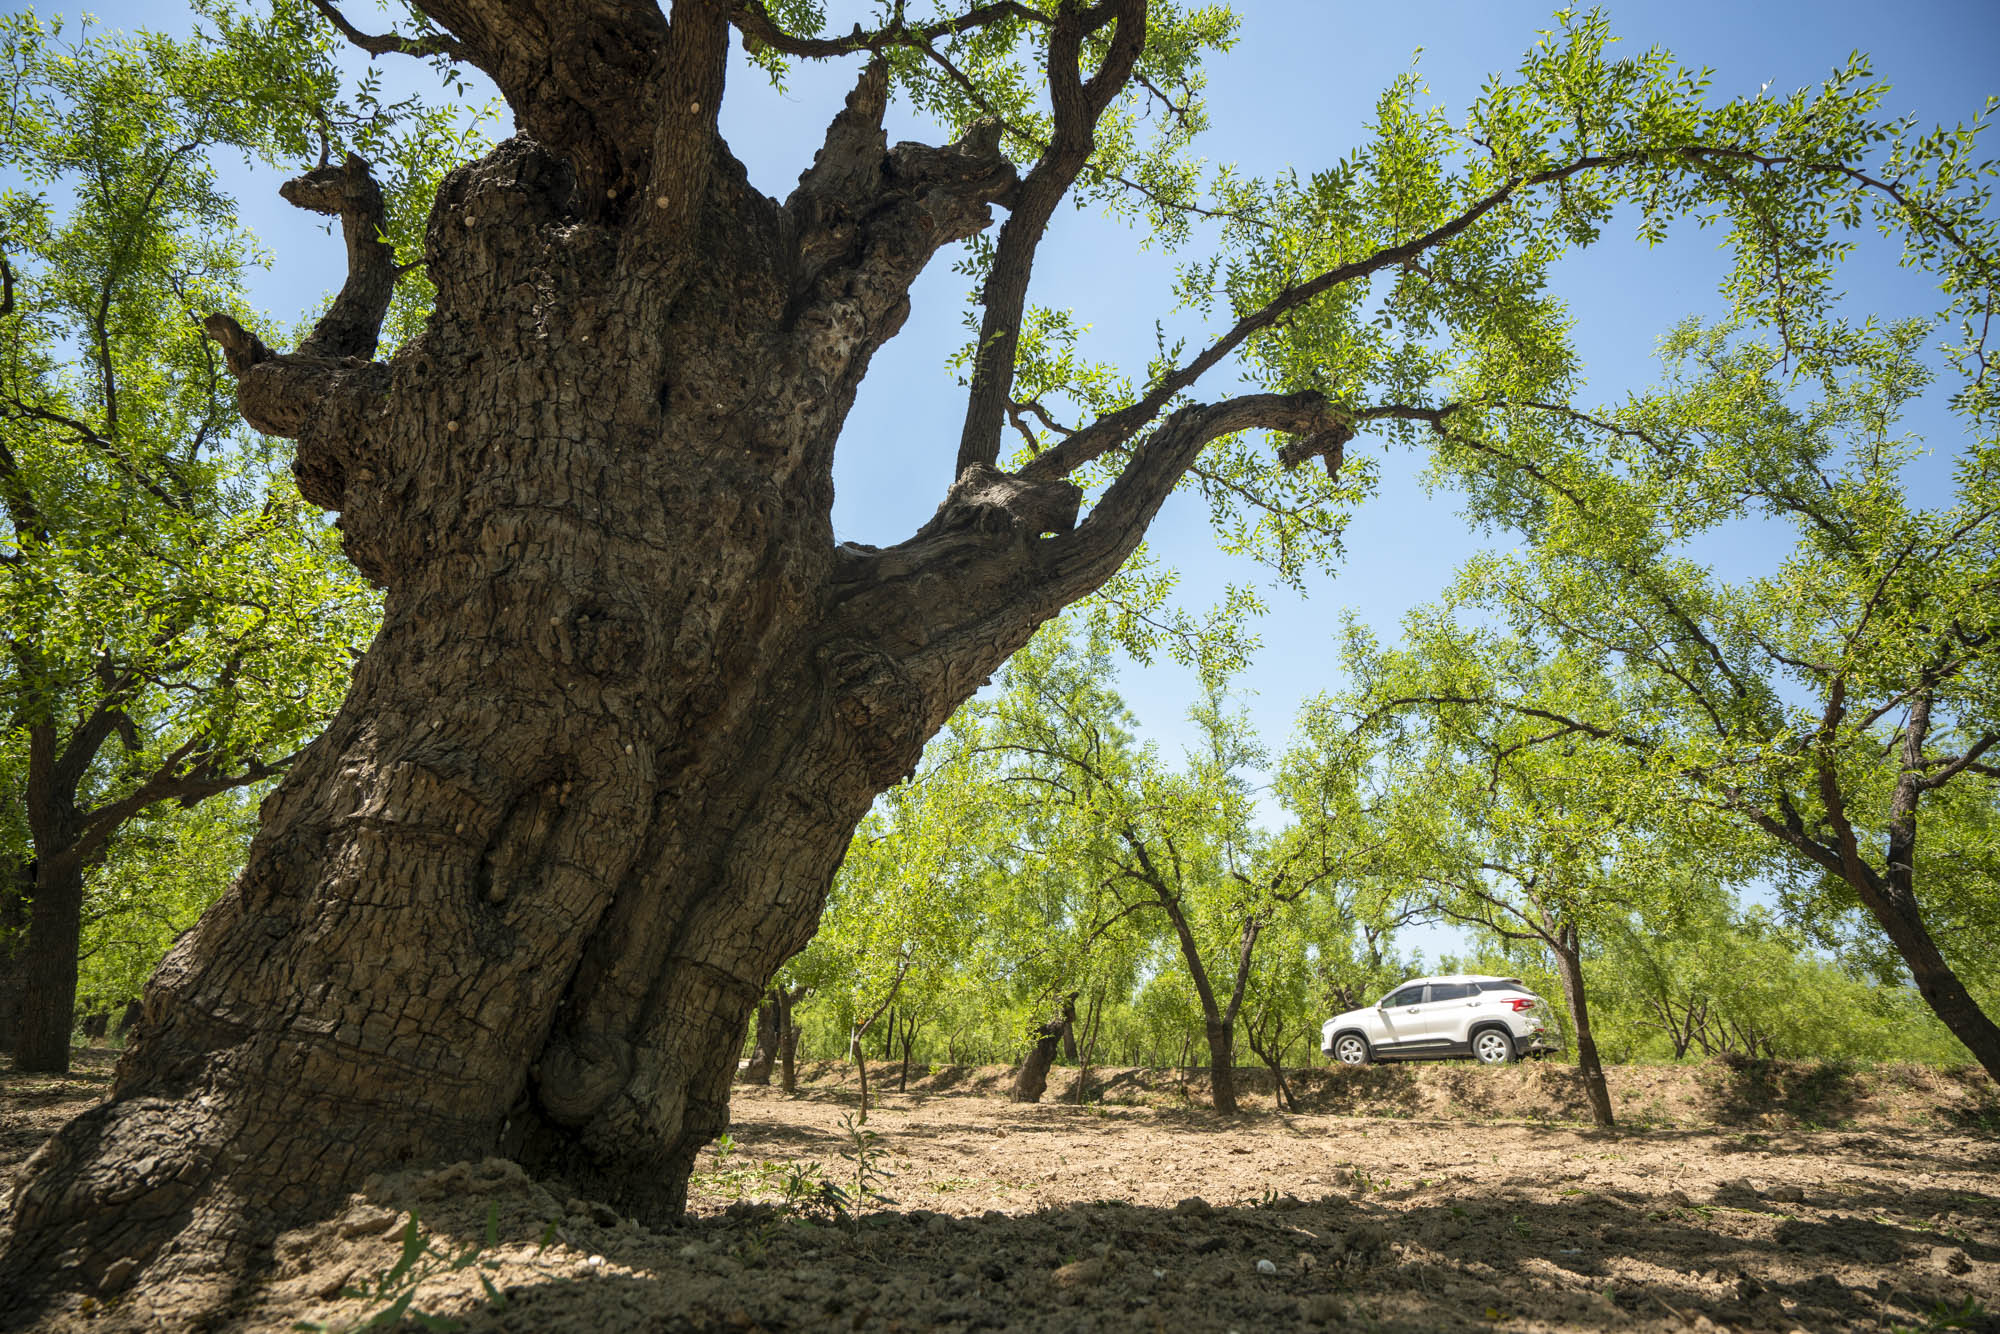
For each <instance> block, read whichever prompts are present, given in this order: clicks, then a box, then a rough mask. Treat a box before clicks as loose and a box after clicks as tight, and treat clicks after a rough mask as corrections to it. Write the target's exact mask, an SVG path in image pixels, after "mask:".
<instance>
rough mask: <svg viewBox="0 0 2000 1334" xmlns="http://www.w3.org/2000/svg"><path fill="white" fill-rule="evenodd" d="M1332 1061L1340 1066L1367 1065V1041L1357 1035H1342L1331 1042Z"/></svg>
mask: <svg viewBox="0 0 2000 1334" xmlns="http://www.w3.org/2000/svg"><path fill="white" fill-rule="evenodd" d="M1333 1059H1334V1060H1336V1061H1339V1062H1340V1063H1341V1064H1342V1065H1366V1064H1368V1039H1366V1038H1364V1037H1362V1036H1361V1035H1360V1034H1358V1033H1342V1034H1341V1035H1340V1036H1339V1037H1337V1038H1335V1039H1334V1040H1333Z"/></svg>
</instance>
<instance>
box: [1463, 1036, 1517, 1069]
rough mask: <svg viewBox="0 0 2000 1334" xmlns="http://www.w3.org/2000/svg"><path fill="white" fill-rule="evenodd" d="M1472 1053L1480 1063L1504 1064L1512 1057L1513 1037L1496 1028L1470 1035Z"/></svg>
mask: <svg viewBox="0 0 2000 1334" xmlns="http://www.w3.org/2000/svg"><path fill="white" fill-rule="evenodd" d="M1472 1055H1473V1059H1475V1060H1477V1061H1478V1062H1479V1063H1480V1064H1481V1065H1505V1064H1507V1062H1509V1061H1511V1060H1513V1059H1514V1039H1513V1038H1511V1037H1509V1036H1507V1034H1506V1033H1505V1032H1504V1031H1502V1030H1501V1029H1498V1028H1482V1029H1480V1030H1479V1031H1478V1032H1477V1033H1475V1034H1473V1035H1472Z"/></svg>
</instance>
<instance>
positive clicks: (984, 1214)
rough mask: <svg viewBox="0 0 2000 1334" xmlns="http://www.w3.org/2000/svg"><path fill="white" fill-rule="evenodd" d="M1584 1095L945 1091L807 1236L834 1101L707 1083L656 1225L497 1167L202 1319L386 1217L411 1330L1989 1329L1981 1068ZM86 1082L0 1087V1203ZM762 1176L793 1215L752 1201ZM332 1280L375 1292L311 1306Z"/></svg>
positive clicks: (376, 1299)
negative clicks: (431, 1320) (1588, 1110)
mask: <svg viewBox="0 0 2000 1334" xmlns="http://www.w3.org/2000/svg"><path fill="white" fill-rule="evenodd" d="M1612 1073H1613V1093H1614V1097H1615V1098H1617V1099H1618V1101H1619V1104H1620V1107H1621V1109H1622V1110H1623V1111H1624V1112H1625V1113H1626V1114H1627V1115H1628V1117H1630V1118H1631V1119H1632V1120H1633V1122H1634V1124H1633V1125H1632V1126H1631V1127H1629V1128H1621V1129H1620V1130H1618V1131H1614V1132H1597V1131H1593V1130H1591V1129H1589V1128H1588V1127H1587V1126H1585V1125H1582V1124H1579V1123H1577V1122H1576V1121H1574V1120H1571V1119H1567V1118H1569V1117H1571V1116H1573V1115H1574V1112H1575V1108H1574V1107H1572V1106H1571V1105H1570V1103H1569V1099H1570V1097H1571V1096H1572V1094H1573V1090H1572V1088H1571V1084H1572V1083H1573V1081H1572V1080H1571V1079H1570V1077H1569V1073H1568V1072H1567V1071H1566V1070H1564V1069H1561V1068H1559V1067H1529V1066H1522V1067H1513V1068H1509V1069H1504V1070H1482V1069H1478V1068H1474V1067H1465V1066H1452V1067H1428V1068H1415V1069H1411V1068H1393V1069H1379V1070H1372V1071H1362V1072H1351V1073H1350V1072H1322V1073H1320V1074H1318V1075H1308V1076H1306V1077H1304V1078H1303V1079H1302V1081H1301V1082H1302V1084H1303V1086H1304V1087H1303V1088H1302V1089H1301V1090H1300V1092H1301V1101H1302V1103H1303V1104H1304V1105H1305V1106H1306V1107H1308V1108H1310V1109H1313V1110H1308V1111H1304V1112H1300V1113H1294V1114H1279V1113H1275V1112H1274V1111H1272V1110H1271V1101H1270V1098H1269V1096H1268V1094H1266V1095H1263V1096H1258V1095H1256V1094H1253V1095H1252V1098H1251V1100H1252V1101H1253V1102H1254V1103H1255V1109H1254V1110H1253V1111H1251V1112H1249V1113H1248V1114H1246V1115H1244V1116H1241V1117H1238V1118H1235V1119H1233V1120H1232V1119H1225V1118H1221V1117H1217V1116H1215V1115H1214V1114H1213V1113H1211V1112H1208V1111H1205V1110H1200V1109H1198V1108H1193V1107H1190V1106H1188V1105H1187V1103H1186V1097H1184V1095H1183V1093H1182V1090H1181V1086H1180V1083H1179V1081H1178V1080H1176V1079H1175V1078H1174V1077H1172V1076H1171V1075H1161V1074H1158V1073H1152V1072H1118V1071H1106V1072H1102V1075H1101V1076H1100V1078H1101V1080H1102V1081H1103V1082H1102V1084H1101V1085H1099V1087H1100V1088H1102V1089H1105V1090H1106V1091H1105V1093H1104V1096H1105V1097H1106V1098H1107V1099H1110V1100H1113V1101H1112V1102H1111V1104H1110V1105H1105V1104H1097V1105H1091V1106H1085V1107H1077V1106H1073V1105H1066V1104H1061V1103H1057V1102H1054V1101H1050V1102H1047V1103H1044V1104H1042V1105H1039V1106H1032V1107H1021V1106H1014V1105H1012V1104H1009V1103H1007V1102H1004V1101H1002V1100H1000V1099H998V1098H996V1097H993V1096H991V1094H990V1090H991V1089H993V1088H994V1087H996V1086H997V1085H998V1084H1000V1083H1001V1081H1002V1080H1003V1079H1004V1072H1002V1071H997V1070H990V1071H966V1070H949V1069H948V1070H943V1071H940V1072H938V1073H937V1074H936V1075H931V1076H924V1077H921V1078H918V1079H913V1080H912V1083H911V1089H912V1091H911V1092H909V1093H907V1094H896V1093H890V1094H889V1095H888V1096H887V1097H886V1098H884V1099H883V1100H882V1102H881V1104H880V1105H879V1106H878V1107H877V1108H876V1109H875V1111H874V1112H873V1114H872V1115H871V1116H870V1118H869V1121H868V1129H869V1130H871V1131H873V1132H874V1133H875V1134H876V1135H878V1136H879V1139H878V1140H877V1141H875V1142H874V1144H873V1145H872V1147H869V1148H868V1149H867V1150H866V1151H865V1153H864V1154H863V1156H865V1157H866V1158H868V1159H869V1160H870V1162H871V1164H872V1165H873V1166H874V1167H876V1168H879V1169H881V1170H882V1171H883V1172H886V1173H893V1174H894V1175H893V1176H892V1177H889V1176H885V1177H883V1178H881V1179H880V1180H879V1181H878V1182H877V1183H876V1188H877V1189H878V1190H879V1191H880V1192H881V1193H882V1194H884V1195H887V1196H889V1197H891V1198H892V1199H893V1201H894V1202H893V1203H883V1202H881V1201H879V1200H864V1201H863V1208H862V1209H861V1210H860V1212H859V1214H858V1216H854V1217H849V1218H846V1219H827V1218H823V1219H822V1221H818V1222H813V1221H807V1220H806V1219H805V1218H802V1217H800V1213H801V1209H800V1208H799V1207H797V1202H798V1201H800V1200H803V1199H804V1198H805V1197H806V1196H808V1195H809V1194H810V1192H811V1191H812V1190H813V1189H814V1188H815V1184H816V1183H817V1182H818V1181H821V1180H832V1181H834V1182H836V1183H839V1184H841V1185H842V1186H844V1187H845V1188H847V1189H848V1190H849V1191H850V1192H851V1191H852V1190H853V1188H854V1186H855V1170H856V1160H855V1142H854V1140H853V1139H852V1138H851V1137H850V1136H849V1135H848V1133H847V1132H846V1131H845V1130H844V1129H843V1125H842V1121H843V1118H844V1117H848V1116H851V1115H852V1113H853V1112H854V1111H855V1109H856V1107H857V1105H858V1099H857V1097H856V1093H855V1090H854V1089H853V1088H851V1087H849V1086H847V1085H846V1083H845V1080H846V1078H847V1077H848V1076H847V1072H846V1071H845V1070H844V1069H840V1068H831V1067H823V1068H820V1069H819V1070H817V1071H809V1072H808V1074H809V1075H817V1076H818V1077H819V1078H820V1079H821V1080H823V1081H824V1082H821V1083H818V1084H812V1085H808V1086H806V1087H804V1088H802V1090H801V1092H800V1094H799V1095H798V1096H797V1097H787V1096H785V1095H783V1094H782V1093H780V1092H778V1091H777V1090H775V1089H743V1090H739V1092H738V1096H737V1099H736V1104H735V1109H734V1110H735V1124H734V1125H733V1126H732V1128H731V1132H730V1136H731V1140H732V1145H731V1146H730V1147H729V1148H728V1149H727V1150H726V1151H725V1152H724V1153H722V1154H720V1155H718V1154H717V1153H715V1152H714V1151H711V1152H709V1153H707V1154H704V1156H703V1161H702V1164H701V1168H700V1171H699V1174H698V1176H697V1180H696V1192H695V1198H694V1200H693V1209H692V1216H691V1217H690V1219H689V1220H688V1221H687V1222H686V1223H685V1224H683V1225H681V1226H679V1227H675V1228H669V1229H665V1230H660V1231H653V1230H648V1229H644V1228H641V1227H638V1226H636V1225H634V1224H632V1223H631V1222H630V1221H628V1220H625V1219H621V1218H619V1217H618V1216H617V1214H616V1213H615V1211H613V1210H611V1209H609V1208H607V1207H606V1206H603V1205H593V1204H592V1203H591V1202H589V1201H586V1200H579V1199H573V1198H570V1197H569V1196H568V1195H567V1194H566V1193H565V1192H563V1191H562V1190H561V1189H560V1187H552V1186H549V1185H546V1184H542V1183H536V1182H533V1181H530V1180H529V1179H527V1177H526V1176H525V1175H524V1174H523V1173H522V1172H521V1171H520V1169H519V1168H517V1167H515V1166H514V1165H513V1164H510V1163H504V1162H500V1161H498V1160H489V1161H488V1162H486V1163H483V1164H458V1165H456V1166H453V1167H448V1168H444V1169H442V1170H437V1171H430V1172H420V1173H405V1174H402V1175H399V1176H395V1177H388V1178H382V1179H377V1180H374V1181H371V1182H370V1183H369V1185H368V1189H367V1190H366V1191H365V1192H364V1193H362V1194H360V1195H357V1196H355V1197H354V1198H353V1200H352V1201H351V1202H350V1205H349V1207H348V1208H347V1209H346V1210H345V1211H344V1212H343V1213H341V1214H339V1215H338V1216H336V1217H335V1218H332V1219H329V1220H328V1221H326V1222H324V1223H321V1224H318V1225H316V1226H313V1227H310V1228H304V1229H301V1230H299V1231H298V1232H294V1233H290V1234H287V1236H286V1237H284V1238H282V1239H281V1240H280V1243H279V1245H278V1248H277V1253H276V1256H275V1258H274V1264H273V1266H272V1269H271V1271H270V1272H269V1274H267V1275H265V1276H263V1279H262V1281H261V1282H260V1283H258V1284H256V1285H255V1286H254V1287H252V1289H251V1291H250V1293H249V1295H248V1296H247V1297H244V1298H240V1299H239V1300H238V1301H237V1302H236V1303H235V1304H234V1305H232V1306H231V1307H230V1308H229V1309H228V1311H227V1313H226V1314H225V1315H223V1316H222V1317H221V1318H220V1319H215V1320H211V1321H205V1322H200V1323H202V1324H204V1325H209V1326H213V1327H219V1328H231V1329H244V1330H259V1331H263V1330H271V1331H276V1330H284V1329H289V1328H292V1327H293V1326H294V1323H295V1322H297V1321H300V1320H307V1321H318V1322H325V1323H326V1324H327V1325H328V1326H329V1327H330V1328H336V1329H338V1328H347V1327H352V1326H354V1325H356V1324H358V1323H361V1322H365V1321H366V1320H367V1319H368V1318H369V1317H370V1316H372V1315H374V1314H376V1313H378V1312H381V1311H382V1310H383V1309H384V1308H385V1307H386V1306H388V1305H389V1304H390V1301H391V1300H392V1299H393V1298H394V1296H395V1295H397V1294H399V1293H400V1292H402V1291H404V1290H406V1289H408V1288H409V1287H410V1286H411V1285H410V1284H409V1283H408V1282H407V1281H396V1282H391V1283H388V1284H383V1283H381V1282H380V1281H379V1280H380V1278H381V1276H382V1275H383V1274H385V1273H386V1272H387V1271H390V1270H391V1269H392V1267H393V1266H395V1264H396V1262H397V1260H398V1257H399V1255H400V1254H401V1253H402V1250H403V1244H404V1243H405V1241H406V1240H408V1239H409V1238H410V1237H411V1236H412V1235H413V1234H412V1233H411V1231H410V1219H411V1216H412V1213H413V1212H414V1213H415V1215H416V1216H417V1218H418V1220H419V1221H418V1228H417V1231H416V1232H415V1234H414V1235H415V1237H417V1238H418V1239H419V1240H428V1241H429V1242H430V1245H431V1248H432V1249H431V1251H430V1253H429V1254H428V1255H426V1256H424V1257H423V1258H420V1259H418V1260H417V1261H416V1263H415V1265H414V1266H413V1268H412V1270H411V1272H412V1273H413V1274H422V1273H429V1274H430V1275H431V1277H428V1278H427V1279H425V1281H424V1282H423V1283H422V1284H421V1285H419V1286H418V1287H417V1291H416V1296H415V1298H414V1301H413V1303H412V1306H411V1308H410V1309H411V1310H413V1311H421V1312H424V1313H427V1314H430V1315H441V1316H449V1317H452V1318H454V1319H456V1320H458V1321H461V1322H463V1324H462V1327H463V1328H465V1329H467V1330H468V1331H500V1330H506V1331H521V1332H522V1334H528V1332H530V1331H534V1332H539V1331H554V1332H561V1331H578V1332H579V1334H584V1332H587V1334H616V1332H620V1331H627V1330H632V1331H638V1330H647V1331H652V1330H674V1331H678V1330H719V1331H754V1330H881V1331H889V1332H892V1334H900V1332H902V1331H911V1332H914V1331H919V1330H929V1329H949V1330H961V1329H966V1330H970V1329H1023V1330H1084V1329H1135V1330H1172V1331H1177V1332H1178V1331H1184V1330H1229V1329H1236V1330H1242V1331H1245V1334H1251V1331H1256V1332H1257V1334H1264V1331H1269V1330H1291V1329H1318V1328H1333V1329H1347V1328H1367V1329H1378V1330H1412V1331H1414V1330H1435V1329H1475V1328H1476V1329H1502V1330H1508V1331H1535V1330H1599V1329H1616V1330H1689V1329H1693V1330H1712V1329H1730V1330H1776V1331H1789V1330H1809V1331H1823V1330H1836V1329H1841V1330H1845V1329H1861V1330H1877V1329H1880V1330H1888V1329H1897V1328H1908V1329H1912V1330H1935V1329H1943V1328H1969V1329H1975V1330H1979V1329H1984V1330H1988V1331H2000V1315H1996V1311H2000V1098H1996V1097H1995V1091H1994V1090H1993V1088H1992V1085H1991V1084H1990V1083H1988V1082H1986V1081H1984V1079H1983V1077H1980V1076H1977V1075H1976V1074H1956V1073H1954V1074H1944V1073H1940V1072H1935V1071H1919V1070H1915V1069H1910V1070H1903V1071H1877V1072H1869V1073H1867V1074H1866V1075H1854V1074H1851V1073H1846V1072H1838V1071H1835V1072H1827V1071H1824V1070H1818V1069H1815V1068H1813V1067H1753V1068H1750V1069H1748V1070H1735V1071H1732V1070H1727V1069H1724V1068H1722V1067H1717V1066H1710V1067H1674V1068H1647V1067H1640V1068H1633V1069H1624V1070H1617V1071H1613V1072H1612ZM104 1074H105V1071H104V1069H103V1067H102V1064H101V1063H99V1064H98V1065H97V1066H96V1068H90V1067H85V1068H83V1069H82V1070H81V1072H80V1076H81V1077H79V1078H75V1079H72V1080H69V1081H65V1082H63V1083H62V1084H60V1085H57V1084H56V1083H55V1082H53V1081H48V1080H45V1079H44V1080H35V1079H32V1078H30V1077H26V1076H13V1075H5V1076H0V1182H4V1181H10V1180H11V1179H12V1177H13V1176H14V1175H15V1174H16V1173H17V1172H18V1170H19V1166H20V1162H21V1160H22V1158H23V1157H24V1156H25V1153H26V1151H28V1150H29V1149H31V1148H32V1141H34V1140H38V1139H39V1138H40V1137H41V1136H43V1135H46V1134H47V1133H48V1132H49V1131H50V1130H51V1129H53V1126H54V1125H55V1124H56V1123H58V1122H59V1120H60V1117H61V1116H62V1115H64V1114H67V1113H69V1112H73V1111H75V1110H77V1109H80V1108H81V1107H82V1106H85V1105H88V1103H89V1102H90V1101H91V1100H93V1099H94V1098H95V1097H97V1096H101V1094H102V1091H103V1087H104ZM882 1074H888V1075H891V1076H893V1071H883V1072H881V1073H880V1074H878V1076H877V1079H878V1081H879V1080H880V1079H881V1075H882ZM1245 1075H1246V1079H1247V1077H1248V1075H1249V1072H1245ZM1253 1086H1254V1085H1253ZM919 1090H921V1091H919ZM1062 1092H1063V1084H1062V1082H1060V1081H1058V1082H1056V1083H1055V1084H1054V1085H1052V1087H1051V1090H1050V1096H1051V1098H1052V1099H1053V1098H1055V1097H1058V1096H1060V1095H1061V1093H1062ZM1188 1094H1189V1095H1192V1096H1199V1094H1200V1089H1199V1087H1198V1086H1197V1087H1194V1088H1191V1089H1189V1090H1188ZM1120 1102H1122V1103H1124V1104H1127V1105H1119V1103H1120ZM1176 1104H1179V1105H1176ZM1334 1107H1338V1108H1341V1109H1343V1110H1344V1111H1345V1113H1346V1114H1341V1113H1339V1112H1336V1111H1334V1110H1328V1109H1329V1108H1334ZM1356 1112H1369V1113H1373V1114H1354V1113H1356ZM1385 1113H1386V1114H1385ZM1815 1127H1828V1128H1815ZM843 1154H845V1156H843ZM788 1177H789V1179H790V1195H791V1196H792V1199H793V1201H794V1207H791V1208H785V1207H774V1206H778V1205H780V1204H781V1203H782V1202H783V1201H784V1200H785V1199H786V1196H787V1181H788ZM804 1212H807V1213H812V1212H814V1211H813V1210H811V1209H810V1208H807V1209H806V1210H805V1211H804ZM819 1212H821V1213H822V1214H823V1211H819ZM489 1218H490V1220H491V1225H492V1229H493V1236H494V1237H495V1238H496V1239H497V1240H496V1241H495V1243H494V1244H490V1245H489V1244H487V1243H486V1241H485V1236H486V1233H487V1228H488V1222H489ZM544 1243H546V1244H544ZM455 1259H456V1260H459V1261H461V1263H462V1267H461V1268H459V1269H457V1270H456V1271H450V1269H449V1264H450V1262H451V1261H452V1260H455ZM482 1277H483V1278H484V1279H485V1281H487V1282H490V1283H491V1284H492V1285H493V1288H494V1290H495V1291H498V1292H499V1293H501V1294H502V1295H503V1298H504V1301H503V1303H499V1304H496V1303H493V1302H491V1301H490V1300H489V1299H488V1298H487V1296H486V1295H485V1293H484V1291H483V1289H482V1285H481V1278H482ZM357 1288H359V1289H368V1290H370V1291H371V1293H372V1294H373V1295H371V1296H368V1297H352V1296H342V1295H341V1294H342V1292H343V1291H353V1290H355V1289H357ZM1950 1320H1955V1321H1957V1322H1958V1323H1956V1324H1950V1323H1947V1321H1950ZM196 1323H197V1322H196V1318H195V1311H194V1309H193V1308H192V1307H191V1306H190V1305H189V1304H188V1300H187V1295H185V1294H179V1293H175V1292H171V1291H162V1290H160V1289H158V1288H157V1287H146V1286H141V1287H140V1288H138V1289H135V1290H133V1291H130V1292H127V1293H125V1294H123V1295H120V1296H115V1297H111V1298H109V1299H108V1300H106V1301H104V1302H101V1303H97V1302H93V1303H87V1304H86V1306H84V1307H79V1308H75V1309H72V1310H71V1311H70V1312H69V1313H67V1314H66V1315H64V1316H60V1317H57V1318H56V1320H55V1323H54V1324H53V1325H52V1327H53V1328H63V1329H85V1328H88V1329H93V1330H105V1329H117V1328H146V1329H180V1328H189V1327H193V1326H194V1325H195V1324H196ZM393 1327H395V1326H393V1325H384V1326H378V1328H393ZM410 1327H412V1328H414V1326H410Z"/></svg>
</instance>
